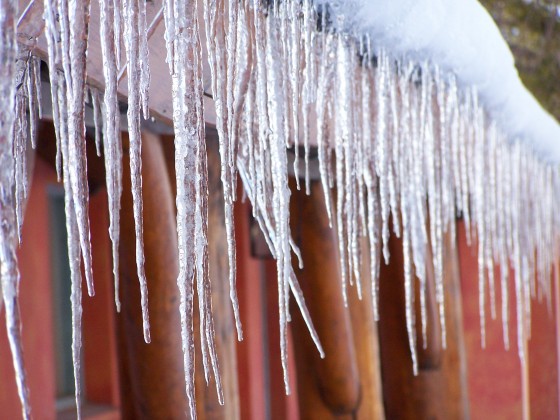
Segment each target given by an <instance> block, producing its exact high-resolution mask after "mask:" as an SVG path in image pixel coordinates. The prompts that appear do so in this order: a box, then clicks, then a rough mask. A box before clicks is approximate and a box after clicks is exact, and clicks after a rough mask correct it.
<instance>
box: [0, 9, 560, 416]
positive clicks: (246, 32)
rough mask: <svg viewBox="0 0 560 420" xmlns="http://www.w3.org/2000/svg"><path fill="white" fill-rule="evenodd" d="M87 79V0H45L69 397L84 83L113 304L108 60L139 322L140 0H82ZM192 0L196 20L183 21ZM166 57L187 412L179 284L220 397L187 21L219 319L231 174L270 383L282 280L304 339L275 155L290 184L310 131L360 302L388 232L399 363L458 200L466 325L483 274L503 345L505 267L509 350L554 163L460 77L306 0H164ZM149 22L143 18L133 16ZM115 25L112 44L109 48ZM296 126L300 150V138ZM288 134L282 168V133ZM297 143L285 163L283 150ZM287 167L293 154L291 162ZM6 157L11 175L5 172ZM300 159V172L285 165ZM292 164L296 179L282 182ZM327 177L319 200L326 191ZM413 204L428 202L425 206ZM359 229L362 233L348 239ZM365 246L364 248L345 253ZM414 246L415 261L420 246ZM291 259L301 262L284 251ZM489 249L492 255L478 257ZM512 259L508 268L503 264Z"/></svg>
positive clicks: (538, 250)
mask: <svg viewBox="0 0 560 420" xmlns="http://www.w3.org/2000/svg"><path fill="white" fill-rule="evenodd" d="M99 3H100V27H99V30H100V42H101V50H102V55H103V62H104V63H105V65H104V68H103V76H104V81H105V90H104V92H103V93H101V92H99V91H97V90H96V89H93V88H88V87H87V86H86V76H87V75H86V61H85V57H86V53H87V47H88V45H87V41H86V40H87V34H88V31H90V30H92V28H88V22H89V16H88V13H89V7H90V5H89V0H76V1H73V2H66V1H64V0H44V20H45V27H44V34H45V36H46V39H47V43H48V63H47V64H48V67H49V69H50V71H49V77H50V90H51V96H52V118H53V122H54V126H55V131H56V139H57V150H58V152H57V157H56V165H57V172H58V176H59V179H62V180H63V182H64V186H65V211H66V227H67V232H68V250H69V262H70V271H71V281H72V294H71V300H72V340H73V344H72V355H73V360H74V376H75V387H76V405H77V410H78V415H79V414H80V403H81V379H80V375H81V374H80V369H81V368H80V348H81V316H82V308H81V281H82V279H81V274H80V265H81V264H83V267H84V273H85V280H86V284H87V288H88V292H89V294H90V295H93V294H94V284H93V278H92V263H91V245H90V240H89V238H90V233H89V229H90V228H89V218H88V189H87V174H86V150H85V118H84V112H85V102H86V101H91V102H92V104H93V109H94V120H95V126H96V143H97V148H98V153H100V154H101V153H102V154H103V156H104V159H105V166H106V183H107V193H108V197H109V215H110V227H109V233H110V238H111V241H112V251H113V273H114V277H115V303H116V307H117V310H120V302H119V278H118V272H119V267H118V261H119V258H118V247H119V230H120V227H119V212H120V197H121V193H122V179H121V177H122V144H121V137H120V132H121V128H124V127H120V114H119V103H118V100H117V85H118V81H119V77H120V73H121V71H120V69H121V68H122V67H123V65H126V67H127V69H128V71H127V72H126V74H127V78H128V86H129V87H134V88H129V94H128V111H127V121H128V127H126V129H127V130H128V133H129V138H130V165H131V177H132V193H133V201H134V219H135V226H136V257H137V258H136V261H137V272H138V279H139V283H140V290H141V305H142V314H143V325H144V338H145V341H146V342H149V341H150V325H149V315H148V310H147V307H148V294H147V279H146V276H145V272H144V252H143V240H142V231H143V227H142V188H141V187H142V179H141V135H140V132H141V130H140V128H141V121H142V119H143V118H144V119H146V118H148V117H149V109H148V104H149V98H148V88H149V84H150V69H149V68H148V64H147V63H148V59H147V55H148V53H149V51H148V43H147V40H148V32H149V30H150V29H151V28H148V27H147V25H146V3H145V2H144V1H142V0H125V1H124V2H122V3H121V2H115V1H114V0H99ZM198 7H203V8H204V25H202V22H199V21H198V17H197V16H198V14H197V10H198ZM160 12H162V13H163V17H164V22H165V40H166V48H167V63H168V65H169V71H170V74H171V76H172V99H173V124H174V130H175V165H176V167H175V169H176V176H177V180H176V181H177V235H178V243H179V255H180V261H179V267H180V272H179V277H178V279H177V285H178V287H179V290H180V296H181V299H180V311H181V319H182V325H181V334H182V340H183V352H184V372H185V383H186V393H187V395H188V398H189V412H190V416H191V417H192V418H194V417H195V416H196V406H195V397H194V332H193V324H192V311H193V310H194V308H193V302H194V300H193V296H194V293H195V282H196V293H198V302H199V312H200V319H201V333H200V341H201V343H200V346H201V349H202V358H203V365H204V369H205V375H206V378H207V379H208V378H209V377H210V375H211V374H213V375H214V376H215V378H216V385H217V393H218V399H219V401H220V403H223V392H222V387H221V381H220V374H219V367H218V360H217V357H216V348H215V342H214V326H213V318H212V309H211V306H212V303H211V290H210V281H209V278H208V249H207V247H208V245H207V229H208V221H207V213H208V208H207V206H208V203H207V194H208V191H207V188H208V187H207V181H208V179H207V177H208V174H207V161H206V148H205V135H204V109H203V101H202V97H203V94H204V92H203V81H202V64H203V63H202V52H201V47H202V45H201V36H203V34H202V27H204V31H205V37H206V46H207V49H208V57H209V65H210V69H211V75H212V80H211V81H212V95H213V98H214V102H215V107H216V114H217V121H216V125H217V129H218V133H219V139H220V154H221V178H222V182H223V190H224V199H225V224H226V232H227V243H228V255H229V282H230V296H231V301H232V305H233V311H234V316H235V322H236V327H237V335H238V338H239V339H240V340H241V339H242V337H243V333H242V328H241V323H240V319H239V308H238V304H237V297H236V291H235V271H236V268H235V237H234V221H233V203H234V201H235V200H236V194H235V191H236V190H237V188H236V182H237V176H238V174H239V175H240V177H241V180H242V182H243V186H244V189H245V192H246V194H247V196H248V198H249V199H250V201H251V203H252V206H253V215H254V217H255V218H256V220H257V221H258V223H259V225H260V227H261V229H262V231H263V233H264V236H265V239H266V241H267V243H268V245H269V248H270V251H271V252H272V254H273V256H274V257H275V259H276V261H277V272H278V290H279V311H280V345H281V359H282V366H283V368H284V381H285V386H286V391H287V392H289V385H290V381H289V378H288V370H287V350H286V349H287V328H288V327H287V326H288V322H289V319H290V316H289V309H288V305H289V296H290V291H291V292H292V294H293V296H294V297H295V299H296V302H297V304H298V306H299V308H300V310H301V312H302V314H303V317H304V319H305V320H306V323H307V325H308V327H309V331H310V334H311V336H312V338H313V340H314V342H315V343H316V346H317V349H318V351H319V353H320V354H321V356H322V357H323V356H324V354H323V350H322V348H321V344H320V341H319V337H318V336H317V333H316V332H315V330H314V328H313V324H312V322H311V319H310V316H309V313H308V311H307V309H306V307H305V301H304V298H303V295H302V292H301V289H300V287H299V284H298V281H297V279H296V277H295V274H294V270H293V268H292V261H291V258H292V255H291V253H292V252H294V254H295V255H296V256H297V257H298V259H299V251H298V248H297V245H296V244H295V242H294V241H293V239H292V237H291V234H290V224H289V217H290V214H289V200H290V191H289V187H288V173H289V172H291V171H293V172H294V175H295V177H296V179H297V180H298V188H305V189H306V191H309V187H310V182H311V180H310V175H309V160H310V157H309V156H310V150H311V149H312V148H313V150H316V151H317V154H318V160H319V173H320V175H319V177H320V181H321V183H322V186H323V191H324V193H325V202H326V204H327V212H328V215H329V218H330V220H331V223H332V226H333V227H334V228H335V229H336V231H337V233H338V249H339V254H340V269H341V280H342V281H341V286H342V293H343V296H344V299H345V302H346V299H347V293H348V292H347V286H348V284H349V285H355V287H356V291H357V293H358V294H359V296H360V297H362V294H363V290H366V289H365V285H363V284H362V279H361V276H360V267H361V265H362V259H364V260H368V261H370V262H371V263H370V272H371V276H368V278H371V282H372V284H371V285H369V287H368V289H367V290H371V297H370V298H371V299H372V301H373V308H374V309H373V311H374V313H373V316H374V318H375V319H376V320H377V319H378V317H379V314H378V288H379V285H378V275H379V267H380V264H381V259H382V258H383V260H384V261H385V262H386V263H387V262H388V260H389V251H388V241H389V237H390V235H391V229H392V231H393V233H394V234H395V235H397V236H399V237H401V238H402V243H403V256H404V272H405V278H404V287H405V299H406V309H405V311H406V325H407V330H408V337H409V345H410V352H411V357H412V364H413V369H414V372H417V369H418V368H417V356H416V342H417V337H416V335H417V332H416V327H415V326H416V319H415V310H414V308H415V302H414V299H415V294H414V289H415V287H416V285H415V282H417V283H418V287H419V288H420V291H421V292H420V307H421V311H420V316H421V320H420V321H421V323H420V325H421V333H420V334H421V336H422V339H423V340H422V343H423V345H424V346H425V345H426V342H427V340H426V334H427V331H426V326H427V319H426V317H427V315H426V300H427V297H426V294H427V293H428V291H427V275H426V272H427V268H426V264H433V268H434V278H435V299H436V302H437V304H438V308H439V316H440V325H441V331H442V342H443V343H444V344H445V342H446V332H445V331H446V329H445V302H444V296H445V293H444V274H443V252H444V245H443V243H444V238H445V237H446V235H450V237H451V241H452V243H453V242H455V239H456V231H455V229H456V223H455V221H456V218H457V216H458V215H462V217H463V219H464V221H465V225H466V231H467V239H468V240H469V241H470V242H472V243H475V244H476V245H477V247H478V264H479V291H480V320H481V335H482V344H483V345H484V343H485V318H486V307H487V306H488V305H487V298H486V293H488V295H489V299H488V302H489V307H490V312H491V316H492V318H495V317H496V312H497V308H496V306H497V303H496V301H497V299H496V288H497V286H496V283H499V288H500V293H501V314H502V315H501V317H502V321H503V334H504V344H505V346H506V347H509V345H510V340H509V330H510V328H509V325H508V324H509V317H508V314H509V308H508V302H509V298H508V293H509V289H510V287H509V285H510V283H512V284H513V285H514V288H513V290H514V293H515V302H516V311H517V317H516V320H517V340H518V342H517V348H518V351H519V356H520V358H521V361H522V363H525V354H524V350H523V349H524V343H525V341H526V340H527V339H528V338H529V336H530V314H531V298H532V297H535V296H538V297H539V298H542V297H543V296H546V298H547V299H550V296H551V291H550V279H551V274H552V270H553V267H554V266H555V262H556V257H557V255H558V252H557V251H558V249H557V247H558V233H559V231H560V230H559V227H560V220H559V217H560V216H559V215H557V213H556V212H554V209H555V208H558V207H559V205H560V185H559V182H558V180H559V177H558V176H559V173H558V172H559V169H558V167H556V166H551V165H548V164H546V163H544V162H543V161H542V160H540V159H539V157H538V156H536V155H535V154H533V152H532V151H531V150H530V149H529V148H528V147H527V146H524V145H523V144H522V143H520V142H518V141H513V142H512V141H509V140H511V139H507V138H506V135H505V134H504V132H502V131H501V130H500V128H499V127H498V126H497V125H496V124H495V123H494V122H493V121H492V120H491V119H490V118H489V117H488V115H487V114H486V113H485V111H484V108H483V105H482V104H480V103H479V99H478V95H477V91H476V89H475V88H470V87H461V86H458V83H457V81H456V80H455V78H454V76H453V74H448V73H445V72H443V71H441V70H440V69H439V68H438V66H437V64H435V63H431V62H429V61H426V62H420V63H418V62H411V61H409V60H407V59H406V58H398V59H397V58H394V57H390V55H389V54H388V52H386V51H385V50H384V49H382V48H377V47H373V46H372V41H371V40H370V39H369V38H368V37H363V36H359V35H358V34H341V33H336V32H334V31H331V30H329V27H330V26H329V20H328V13H326V12H325V9H323V8H319V7H316V6H315V5H314V4H313V2H312V0H303V1H292V2H282V3H276V2H275V3H274V4H273V5H269V6H266V5H264V4H262V2H261V1H260V0H248V1H245V2H238V1H236V0H227V1H226V0H204V4H203V5H202V6H199V5H197V3H196V2H185V1H181V0H164V1H163V5H162V10H161V11H160ZM17 16H18V15H17V1H16V0H0V63H2V65H1V66H0V95H1V96H2V98H7V100H3V101H2V102H1V104H0V218H1V228H0V269H1V272H0V274H1V280H2V282H1V286H2V294H3V303H4V308H5V313H6V325H7V330H8V337H9V342H10V347H11V350H12V355H13V360H14V367H15V371H16V380H17V385H18V391H19V395H20V398H21V401H22V407H23V415H24V418H29V417H30V416H31V411H30V405H29V393H28V390H27V386H26V380H25V370H24V364H23V358H22V348H21V333H20V320H19V310H18V300H17V297H18V284H19V272H18V268H17V259H16V248H17V246H18V239H19V240H21V225H22V221H23V209H24V203H25V200H26V196H27V193H28V178H27V168H26V144H27V142H28V140H29V139H31V144H32V145H33V146H35V139H36V136H37V126H38V121H39V119H40V118H41V115H40V108H41V107H40V104H41V101H42V100H41V96H40V95H41V89H40V87H41V86H40V85H41V81H40V60H39V59H38V58H36V57H34V56H33V49H32V48H22V47H20V48H18V45H17V43H16V31H17V28H16V22H17V19H16V17H17ZM152 29H153V28H152ZM122 45H124V54H122V53H121V49H122ZM296 143H297V145H303V147H302V150H303V151H304V153H303V154H304V156H303V157H300V156H299V153H300V148H299V147H293V146H294V144H296ZM292 147H293V150H294V152H295V161H294V163H293V169H291V168H289V163H288V155H287V149H288V148H292ZM300 159H303V163H302V164H300V162H299V161H300ZM300 168H303V169H302V170H303V173H300ZM14 174H15V176H14ZM300 179H301V181H300ZM300 183H302V185H300ZM333 188H336V194H335V196H336V203H335V204H333V201H332V200H333V198H332V197H331V191H332V190H333ZM428 220H429V221H430V222H429V223H428ZM362 237H364V238H366V239H367V240H366V241H362V240H361V238H362ZM364 255H368V256H369V257H368V258H364ZM429 255H431V256H432V257H431V261H430V260H429V257H428V256H429ZM299 264H300V266H301V265H302V264H303V262H302V261H299ZM496 265H497V266H499V267H500V268H501V269H500V270H499V275H498V276H497V278H496V273H498V271H495V270H494V267H495V266H496ZM510 267H512V268H513V271H512V273H513V274H512V277H513V278H512V279H511V280H510V270H509V268H510Z"/></svg>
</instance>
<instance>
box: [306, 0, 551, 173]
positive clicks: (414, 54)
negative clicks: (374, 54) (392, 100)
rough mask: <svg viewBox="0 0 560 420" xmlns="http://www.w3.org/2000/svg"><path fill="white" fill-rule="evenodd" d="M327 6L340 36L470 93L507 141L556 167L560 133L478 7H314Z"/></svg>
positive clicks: (372, 1)
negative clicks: (360, 40)
mask: <svg viewBox="0 0 560 420" xmlns="http://www.w3.org/2000/svg"><path fill="white" fill-rule="evenodd" d="M315 2H316V4H317V5H322V4H328V6H329V7H330V12H331V19H332V23H333V25H335V27H337V29H340V30H343V31H348V32H352V33H355V34H357V35H363V34H369V35H370V38H371V41H372V43H373V45H374V46H377V47H384V48H385V49H386V51H387V52H388V53H389V54H391V55H393V56H399V57H403V56H404V57H406V58H409V59H412V60H415V61H418V62H420V61H425V60H429V61H431V62H433V63H437V64H438V65H439V66H440V67H441V68H442V69H444V70H447V71H450V72H453V73H454V74H455V75H456V76H457V80H458V83H459V84H460V85H462V86H474V87H476V89H477V90H478V93H479V95H480V98H481V99H482V101H483V102H484V104H485V108H486V110H487V111H488V112H489V114H490V115H491V116H492V117H493V118H494V119H495V120H496V122H497V123H498V124H499V125H500V126H501V128H502V130H503V131H504V132H505V133H506V134H508V136H509V138H510V139H511V140H516V139H521V140H522V141H525V142H526V143H528V144H529V145H530V146H531V147H532V148H533V149H534V150H535V151H536V152H537V153H539V154H540V155H541V156H542V158H543V159H544V160H546V161H549V162H553V163H560V126H559V124H558V122H557V121H556V120H555V119H554V118H553V117H552V116H551V115H550V114H549V113H548V112H547V111H545V110H544V109H543V108H542V106H541V105H540V104H539V103H538V102H537V100H536V99H535V98H534V97H533V95H532V94H531V93H530V92H529V91H528V90H527V88H526V87H525V86H524V85H523V83H522V82H521V79H520V78H519V74H518V72H517V69H516V68H515V62H514V58H513V55H512V53H511V51H510V49H509V47H508V45H507V43H506V41H505V40H504V38H503V37H502V35H501V33H500V30H499V29H498V27H497V25H496V23H495V22H494V20H493V19H492V17H491V16H490V14H489V13H488V11H487V10H486V9H485V8H484V7H483V6H482V5H481V4H480V3H479V2H478V1H476V0H455V1H448V0H390V1H389V0H316V1H315Z"/></svg>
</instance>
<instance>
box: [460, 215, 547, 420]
mask: <svg viewBox="0 0 560 420" xmlns="http://www.w3.org/2000/svg"><path fill="white" fill-rule="evenodd" d="M458 233H459V235H458V242H459V259H460V269H461V291H462V294H463V325H464V331H465V345H466V350H467V365H468V385H469V400H470V410H471V418H473V419H490V418H491V419H496V420H497V419H504V420H505V419H507V420H513V419H520V418H522V414H523V404H522V401H523V392H522V376H521V364H520V361H519V357H518V354H517V333H516V319H515V310H514V308H515V300H514V296H513V293H511V292H510V294H509V295H510V296H509V297H510V299H509V309H510V315H509V320H510V321H509V337H510V350H509V351H506V350H505V349H504V344H503V338H502V337H503V335H502V320H501V300H500V299H501V296H500V293H499V287H498V286H499V284H496V306H497V308H496V309H497V317H496V319H495V320H492V319H491V317H490V307H489V306H488V304H487V307H486V314H487V315H486V349H485V350H483V349H482V348H481V339H480V318H479V305H478V262H477V252H476V246H475V247H472V246H471V247H468V246H467V243H466V237H465V229H464V225H463V224H462V223H461V224H460V228H459V230H458ZM498 274H499V271H498V270H496V278H497V279H499V277H498ZM512 287H513V285H512V284H510V290H512ZM487 295H488V294H487ZM532 308H533V314H532V338H531V341H530V342H529V346H528V357H529V365H528V384H529V388H530V395H527V397H526V398H527V399H528V401H529V407H530V413H531V417H532V418H535V419H553V418H558V364H557V356H556V345H557V335H556V330H555V315H554V313H548V312H547V308H546V304H545V303H544V302H543V303H538V302H536V301H533V306H532Z"/></svg>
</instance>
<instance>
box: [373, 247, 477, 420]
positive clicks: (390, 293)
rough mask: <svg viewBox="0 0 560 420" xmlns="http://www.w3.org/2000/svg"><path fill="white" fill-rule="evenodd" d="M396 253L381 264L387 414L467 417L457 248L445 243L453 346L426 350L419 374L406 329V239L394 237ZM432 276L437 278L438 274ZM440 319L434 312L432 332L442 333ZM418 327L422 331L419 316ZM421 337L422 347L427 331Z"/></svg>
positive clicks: (448, 319)
mask: <svg viewBox="0 0 560 420" xmlns="http://www.w3.org/2000/svg"><path fill="white" fill-rule="evenodd" d="M390 252H391V260H390V264H389V265H388V266H386V265H384V264H382V267H381V275H380V289H379V291H380V317H381V319H380V322H379V325H378V326H379V339H380V348H381V364H382V371H383V376H382V378H383V397H384V401H385V410H386V415H387V418H390V419H467V418H468V417H469V411H468V398H467V386H466V360H465V349H464V343H463V330H462V328H463V327H462V309H461V294H460V288H459V269H458V259H457V252H456V249H455V248H454V247H453V246H452V244H451V243H450V241H449V238H447V240H446V242H445V244H444V279H445V280H444V281H445V287H446V294H445V302H446V324H447V349H445V350H441V351H440V350H439V347H436V349H435V350H434V351H431V352H428V353H427V354H426V353H425V354H422V353H420V362H421V363H420V364H419V365H420V366H419V373H418V376H416V377H414V375H413V373H412V362H411V358H410V351H409V348H408V337H407V332H406V322H405V310H404V309H405V304H404V286H403V282H402V279H403V276H404V271H403V255H402V242H401V241H400V240H398V239H397V238H395V237H392V238H391V240H390ZM429 265H430V264H428V266H429ZM428 278H429V281H431V282H433V275H432V274H429V276H428ZM432 287H433V285H432ZM430 306H432V307H433V304H432V305H429V307H430ZM418 318H419V317H418ZM437 322H438V320H437V319H435V317H434V316H433V315H432V316H431V317H429V323H428V325H432V328H431V331H430V327H428V334H429V335H430V336H432V335H433V334H439V329H437V328H436V329H434V328H433V326H434V323H437ZM417 331H418V332H420V331H421V330H420V323H419V321H418V322H417ZM418 338H419V340H418V342H417V343H418V345H417V348H418V349H420V348H421V347H422V343H421V334H419V336H418ZM429 342H430V343H433V342H435V343H437V342H438V339H437V338H434V337H432V338H429Z"/></svg>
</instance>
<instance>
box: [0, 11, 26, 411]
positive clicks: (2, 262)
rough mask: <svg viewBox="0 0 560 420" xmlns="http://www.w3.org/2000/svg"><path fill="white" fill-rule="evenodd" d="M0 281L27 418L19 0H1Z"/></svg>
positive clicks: (20, 393)
mask: <svg viewBox="0 0 560 420" xmlns="http://www.w3.org/2000/svg"><path fill="white" fill-rule="evenodd" d="M0 10H1V11H2V13H0V63H2V65H1V66H0V95H1V97H2V101H0V222H1V223H0V283H1V284H2V287H1V289H2V298H3V302H4V308H5V312H6V314H5V316H6V330H7V335H8V341H9V344H10V351H11V353H12V360H13V364H14V370H15V374H16V375H15V376H16V383H17V389H18V394H19V398H20V401H21V405H22V415H23V418H24V419H29V418H30V417H31V406H30V405H29V391H28V389H27V379H26V375H25V368H24V364H23V353H22V343H21V321H20V318H19V302H18V288H19V280H20V278H19V270H18V267H17V256H16V249H15V248H16V241H17V232H16V215H15V211H14V210H15V203H14V201H13V195H12V189H13V186H14V177H13V170H14V159H13V156H12V148H13V141H14V138H13V132H12V130H13V125H14V120H15V118H16V115H15V103H14V99H15V96H16V91H15V89H16V85H15V82H16V79H15V77H16V68H15V62H16V54H17V45H16V34H15V17H16V15H17V2H15V1H13V0H0Z"/></svg>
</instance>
